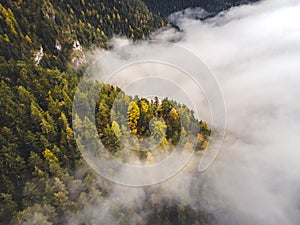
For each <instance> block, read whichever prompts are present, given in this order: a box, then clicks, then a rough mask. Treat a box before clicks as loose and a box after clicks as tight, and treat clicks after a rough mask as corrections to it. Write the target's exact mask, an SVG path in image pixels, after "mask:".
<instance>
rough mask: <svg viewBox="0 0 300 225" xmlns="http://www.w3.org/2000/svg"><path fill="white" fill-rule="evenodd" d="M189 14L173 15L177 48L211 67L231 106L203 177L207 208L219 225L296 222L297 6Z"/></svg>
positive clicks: (281, 0) (299, 166) (299, 186)
mask: <svg viewBox="0 0 300 225" xmlns="http://www.w3.org/2000/svg"><path fill="white" fill-rule="evenodd" d="M191 11H192V10H190V11H186V12H185V13H177V14H175V15H173V16H172V17H171V19H172V20H173V21H176V22H177V23H178V24H179V26H180V27H181V29H183V34H182V33H179V35H180V36H181V40H180V41H179V43H178V44H179V45H181V46H183V47H185V48H187V49H189V50H190V51H192V52H194V53H195V54H197V55H198V56H199V57H200V58H201V59H202V60H203V61H204V63H206V64H207V65H208V67H209V68H210V69H211V70H212V72H213V73H214V75H215V76H216V78H217V80H218V81H219V84H220V86H221V89H222V91H223V93H224V98H225V102H226V109H227V134H226V137H225V141H224V143H223V146H222V149H221V152H220V155H219V157H218V158H217V160H216V161H215V162H214V163H213V164H212V166H211V167H210V168H209V169H208V170H207V171H206V172H205V173H204V174H203V177H205V178H206V179H205V184H204V185H203V195H202V196H201V197H203V198H204V199H205V200H206V201H205V202H207V204H206V207H207V208H208V209H209V210H210V211H211V212H213V213H214V214H215V215H216V216H217V218H218V220H219V222H220V224H299V221H300V212H299V206H300V201H299V200H300V199H299V191H300V180H299V178H300V163H299V159H300V153H299V150H298V142H297V141H298V140H299V137H300V121H299V112H300V104H299V102H298V99H299V97H300V89H299V87H300V77H299V71H300V63H299V62H300V45H299V41H300V22H299V21H300V2H299V1H293V0H272V1H262V2H261V3H259V4H254V5H245V6H240V7H235V8H232V9H231V10H229V11H228V12H224V13H222V14H221V15H219V16H217V17H215V18H212V19H210V20H206V21H204V22H203V21H200V20H197V21H196V20H193V19H191V18H189V16H187V15H188V14H189V12H191ZM193 13H195V12H193ZM199 13H202V12H201V11H199ZM174 16H175V18H174ZM172 35H176V32H175V31H174V30H171V31H165V32H164V33H162V34H158V35H157V36H156V37H157V38H163V39H164V40H168V39H170V38H171V36H172ZM201 183H203V182H201Z"/></svg>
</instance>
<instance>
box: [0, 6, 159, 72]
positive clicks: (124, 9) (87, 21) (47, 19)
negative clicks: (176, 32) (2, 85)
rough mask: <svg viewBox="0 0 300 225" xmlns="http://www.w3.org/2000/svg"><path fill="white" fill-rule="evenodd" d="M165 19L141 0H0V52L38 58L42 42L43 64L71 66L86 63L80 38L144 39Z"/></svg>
mask: <svg viewBox="0 0 300 225" xmlns="http://www.w3.org/2000/svg"><path fill="white" fill-rule="evenodd" d="M162 21H163V20H162V19H161V18H160V17H159V16H156V15H154V14H152V13H151V12H150V11H149V10H148V8H147V6H146V5H145V4H144V3H143V2H142V1H140V0H131V1H129V0H122V1H119V0H113V1H111V0H105V1H101V2H99V1H97V0H89V1H86V2H84V1H79V0H76V1H71V0H67V1H53V0H39V1H12V0H8V1H6V2H3V3H1V4H0V25H1V26H0V34H1V36H0V45H1V49H0V56H3V57H4V58H5V59H6V60H9V59H12V58H13V59H15V60H20V59H22V60H26V61H27V62H33V61H34V60H35V56H36V55H37V54H38V52H39V51H40V48H41V47H42V48H43V54H42V58H41V60H40V61H39V62H38V64H39V65H41V66H43V67H47V68H58V69H60V70H66V69H68V63H73V64H74V65H76V64H78V63H79V64H81V63H82V62H84V54H83V52H82V51H81V50H80V49H79V50H78V49H77V50H74V46H73V45H74V44H75V43H76V42H77V40H78V41H79V43H80V44H81V45H82V46H83V47H84V48H92V47H102V48H109V42H108V41H109V39H110V38H111V37H112V36H113V35H123V36H127V37H129V38H133V39H135V40H136V39H144V38H146V37H148V36H149V34H150V33H151V32H153V31H155V30H156V29H157V28H159V27H161V26H162V25H163V22H162Z"/></svg>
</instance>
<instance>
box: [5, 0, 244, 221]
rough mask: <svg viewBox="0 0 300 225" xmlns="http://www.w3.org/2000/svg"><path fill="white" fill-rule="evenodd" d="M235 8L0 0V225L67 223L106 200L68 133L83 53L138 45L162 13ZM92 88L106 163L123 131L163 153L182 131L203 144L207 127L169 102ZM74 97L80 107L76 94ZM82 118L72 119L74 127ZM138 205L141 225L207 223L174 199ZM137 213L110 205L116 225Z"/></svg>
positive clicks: (129, 0)
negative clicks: (119, 43)
mask: <svg viewBox="0 0 300 225" xmlns="http://www.w3.org/2000/svg"><path fill="white" fill-rule="evenodd" d="M238 2H241V1H236V2H235V1H230V2H229V4H227V3H226V2H225V1H221V0H220V1H217V0H215V1H212V2H211V1H175V0H174V1H150V0H145V1H140V0H103V1H97V0H75V1H70V0H60V1H52V0H33V1H31V0H17V1H12V0H8V1H1V3H0V25H1V26H0V46H1V48H0V92H1V94H0V96H1V98H0V176H1V184H0V224H3V225H4V224H5V225H6V224H42V225H43V224H45V225H49V224H66V223H67V222H68V220H69V219H70V217H71V218H72V216H70V215H79V214H80V212H81V211H80V210H81V209H85V208H86V207H88V206H89V205H98V204H100V205H101V203H102V201H105V199H106V198H108V197H109V195H110V194H109V191H110V189H111V184H110V183H108V182H107V181H106V180H103V179H100V181H99V178H98V176H97V175H95V173H94V172H93V171H92V170H91V169H90V168H89V167H88V166H87V165H86V163H85V161H84V160H83V159H82V156H81V153H80V151H79V150H78V148H77V145H76V143H75V139H74V133H73V130H72V126H73V124H72V100H73V97H74V93H75V90H76V87H77V85H78V83H79V79H80V75H79V74H80V70H77V69H78V68H80V66H81V65H84V63H85V60H86V59H85V54H84V50H85V49H89V48H93V47H101V48H105V49H109V48H110V45H109V40H110V38H111V37H113V35H122V36H126V37H128V38H131V39H133V40H137V39H147V38H148V37H149V35H150V34H151V32H153V31H155V30H157V29H158V28H161V27H164V26H170V24H169V23H168V22H167V21H166V20H165V17H166V16H167V15H168V14H169V13H171V12H173V11H176V10H181V9H184V8H186V7H191V6H192V7H194V6H203V7H204V8H206V9H211V10H213V9H216V10H217V11H219V10H221V9H223V8H226V7H228V5H230V4H236V3H238ZM74 67H76V68H77V69H76V70H73V69H72V68H74ZM97 85H103V88H102V92H101V93H99V96H100V97H101V98H99V101H98V102H97V107H96V112H95V113H96V125H97V130H98V134H99V136H100V138H101V140H102V142H103V144H104V146H105V147H106V148H107V149H108V150H109V151H110V152H111V153H112V154H113V155H114V156H115V157H122V153H123V152H122V150H123V149H124V146H122V144H121V141H120V139H122V138H125V139H130V138H128V135H129V134H133V135H135V136H136V137H138V140H139V141H141V142H142V141H143V139H144V138H146V137H149V136H150V135H151V133H153V137H154V139H156V141H157V142H158V143H160V146H161V148H162V149H167V151H171V150H170V149H171V147H170V146H176V145H178V144H179V136H182V135H183V134H184V136H185V137H186V139H185V140H184V143H183V144H185V145H187V143H188V142H189V138H188V137H189V135H192V134H195V133H194V132H193V131H194V130H195V129H199V132H197V133H196V138H197V143H196V145H195V146H193V147H194V148H195V149H196V150H203V149H205V148H206V146H207V145H208V141H209V135H210V128H209V127H208V126H207V124H206V123H205V122H204V121H198V120H197V119H195V118H194V116H193V113H192V111H191V110H190V109H188V108H187V107H186V106H184V105H182V104H180V103H177V102H175V101H173V100H171V99H168V98H165V99H162V100H160V101H159V100H158V99H157V98H156V99H151V100H150V99H144V98H138V97H132V96H127V95H126V94H125V93H123V91H122V90H121V89H120V88H118V87H114V86H111V85H109V84H101V83H98V84H97ZM120 94H121V95H122V96H123V97H122V98H120V99H118V102H117V104H119V106H120V109H121V110H120V112H123V113H120V112H114V111H113V108H112V107H113V105H112V102H114V100H115V98H116V96H118V95H120ZM165 97H168V96H165ZM82 101H83V102H87V99H85V96H82ZM122 110H123V111H122ZM111 114H114V117H113V118H114V120H112V119H111V118H112V117H111ZM179 114H181V116H178V115H179ZM153 118H156V120H153ZM182 118H183V119H185V120H187V121H189V122H188V123H186V125H187V126H186V127H181V126H180V122H181V121H180V120H181V119H182ZM84 120H85V118H80V115H79V117H78V120H77V122H78V123H82V122H83V121H84ZM85 122H87V123H88V121H85ZM122 124H127V127H126V126H123V127H122ZM195 124H196V126H195ZM129 141H130V140H129ZM131 144H132V145H134V146H135V147H136V153H135V154H137V155H138V156H139V157H140V159H141V160H145V161H147V160H148V161H151V160H154V162H155V160H156V159H155V158H154V159H153V157H152V156H151V152H150V151H143V152H139V149H138V146H139V143H131ZM79 168H81V169H82V168H84V169H83V171H84V172H83V173H81V174H80V175H79V174H77V173H76V171H77V170H78V169H79ZM98 201H100V202H98ZM143 207H144V209H148V210H151V211H152V212H153V213H152V214H151V215H149V219H148V221H139V223H138V224H140V225H141V224H145V225H146V224H161V225H165V224H166V225H167V224H215V220H214V219H213V217H212V216H211V215H208V214H207V213H206V212H205V210H198V211H197V210H194V209H192V208H190V207H187V206H185V205H180V204H177V203H176V202H169V201H164V200H160V202H158V203H155V204H154V203H153V202H152V200H151V199H150V198H149V199H146V200H145V205H144V206H143ZM143 207H142V208H139V210H137V211H136V212H134V211H133V210H132V209H131V208H130V207H126V206H123V205H118V204H116V205H114V206H113V209H114V210H113V211H114V215H115V217H116V218H121V219H120V220H122V221H121V222H120V223H119V224H130V222H129V221H130V218H131V217H134V216H137V215H138V214H139V213H140V212H141V211H142V210H143ZM94 220H95V218H94V217H93V216H90V217H88V216H87V215H84V216H82V217H81V220H76V221H77V222H76V223H73V224H95V222H93V221H94ZM96 224H97V223H96Z"/></svg>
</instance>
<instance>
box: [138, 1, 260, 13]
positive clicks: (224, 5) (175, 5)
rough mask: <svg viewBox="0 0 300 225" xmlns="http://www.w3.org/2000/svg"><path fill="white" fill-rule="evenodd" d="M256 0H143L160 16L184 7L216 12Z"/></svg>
mask: <svg viewBox="0 0 300 225" xmlns="http://www.w3.org/2000/svg"><path fill="white" fill-rule="evenodd" d="M256 1H258V0H184V1H183V0H160V1H156V0H143V2H144V3H145V4H146V5H147V6H148V7H149V9H150V10H151V11H152V12H153V13H155V14H158V15H161V16H162V17H167V16H169V15H170V14H171V13H173V12H177V11H181V10H184V9H186V8H195V7H200V8H202V9H205V10H207V11H208V12H211V13H214V14H216V13H218V12H220V11H222V10H225V9H228V8H230V7H232V6H236V5H240V4H245V3H251V2H256Z"/></svg>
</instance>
